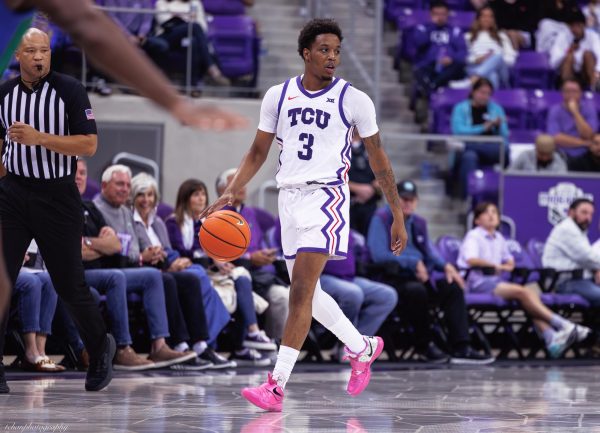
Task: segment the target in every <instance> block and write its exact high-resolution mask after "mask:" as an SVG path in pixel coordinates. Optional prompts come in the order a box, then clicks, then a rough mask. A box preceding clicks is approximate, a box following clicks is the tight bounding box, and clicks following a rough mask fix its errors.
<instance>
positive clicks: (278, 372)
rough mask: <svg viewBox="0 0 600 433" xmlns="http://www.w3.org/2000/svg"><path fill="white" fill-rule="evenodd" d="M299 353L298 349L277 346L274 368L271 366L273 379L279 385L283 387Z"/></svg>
mask: <svg viewBox="0 0 600 433" xmlns="http://www.w3.org/2000/svg"><path fill="white" fill-rule="evenodd" d="M299 355H300V351H298V350H296V349H293V348H291V347H288V346H280V347H279V353H278V354H277V362H276V363H275V368H273V379H275V380H276V381H277V384H278V385H279V386H280V387H282V388H285V385H286V383H287V381H288V380H289V379H290V375H291V374H292V370H293V369H294V364H296V360H297V359H298V356H299Z"/></svg>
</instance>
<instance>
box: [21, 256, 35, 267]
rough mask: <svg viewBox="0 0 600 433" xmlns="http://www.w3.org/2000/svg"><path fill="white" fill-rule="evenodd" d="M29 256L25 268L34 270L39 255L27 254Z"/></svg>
mask: <svg viewBox="0 0 600 433" xmlns="http://www.w3.org/2000/svg"><path fill="white" fill-rule="evenodd" d="M27 255H28V256H29V259H27V261H26V262H25V263H23V266H24V267H26V268H33V267H34V266H35V261H36V260H37V253H27Z"/></svg>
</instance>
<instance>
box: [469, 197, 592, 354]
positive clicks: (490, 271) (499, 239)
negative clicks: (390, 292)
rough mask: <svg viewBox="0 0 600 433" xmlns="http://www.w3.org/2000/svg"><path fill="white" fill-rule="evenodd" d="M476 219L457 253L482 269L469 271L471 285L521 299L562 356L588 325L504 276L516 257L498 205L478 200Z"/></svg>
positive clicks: (550, 351) (473, 288)
mask: <svg viewBox="0 0 600 433" xmlns="http://www.w3.org/2000/svg"><path fill="white" fill-rule="evenodd" d="M474 222H475V228H474V229H472V230H470V231H469V232H468V233H467V234H466V236H465V238H464V240H463V243H462V245H461V247H460V251H459V256H458V265H459V267H461V268H468V267H473V268H475V267H476V268H481V269H482V270H473V271H471V272H470V274H469V278H468V280H467V286H468V289H469V290H470V291H472V292H475V293H494V294H495V295H497V296H500V297H501V298H503V299H506V300H516V301H519V303H520V304H521V308H523V310H525V312H526V313H528V314H529V315H530V316H531V317H532V319H533V323H534V325H535V327H536V328H537V330H538V331H539V333H540V334H542V335H543V337H544V342H545V343H546V349H547V351H548V354H549V355H550V357H552V358H559V357H560V356H562V354H563V353H564V352H565V351H566V350H567V349H568V348H569V346H570V345H571V344H573V343H574V342H576V341H578V342H579V341H583V340H584V339H585V338H586V337H587V335H588V334H589V332H590V330H589V328H586V327H585V326H581V325H575V324H574V323H572V322H570V321H568V320H567V319H564V318H563V317H561V316H559V315H558V314H555V313H554V312H552V311H551V310H549V309H548V307H546V306H545V305H544V304H543V303H542V301H541V299H540V296H539V294H538V293H537V292H535V291H534V290H533V289H530V288H527V287H524V286H522V285H519V284H515V283H512V282H509V281H505V280H504V279H503V277H502V273H504V272H512V271H513V269H514V268H515V261H514V259H513V257H512V255H511V254H510V251H509V250H508V246H507V243H506V239H504V237H503V236H502V234H501V233H500V232H498V231H497V227H498V226H499V224H500V216H499V213H498V208H497V207H496V205H495V204H493V203H488V202H482V203H479V204H478V205H477V206H476V207H475V210H474Z"/></svg>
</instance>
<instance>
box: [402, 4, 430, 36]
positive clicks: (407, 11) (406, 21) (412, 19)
mask: <svg viewBox="0 0 600 433" xmlns="http://www.w3.org/2000/svg"><path fill="white" fill-rule="evenodd" d="M430 16H431V15H430V13H429V11H428V10H425V9H411V8H399V9H398V12H397V15H396V25H397V26H398V30H401V31H404V30H407V29H411V28H413V27H416V26H418V25H419V24H425V23H428V22H429V21H430V20H431V18H430Z"/></svg>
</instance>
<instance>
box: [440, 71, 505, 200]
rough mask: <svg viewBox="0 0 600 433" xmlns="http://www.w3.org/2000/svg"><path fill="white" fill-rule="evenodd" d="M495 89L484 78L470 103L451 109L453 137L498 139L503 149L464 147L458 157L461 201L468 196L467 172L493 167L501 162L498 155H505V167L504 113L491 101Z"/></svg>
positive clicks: (471, 144)
mask: <svg viewBox="0 0 600 433" xmlns="http://www.w3.org/2000/svg"><path fill="white" fill-rule="evenodd" d="M493 91H494V87H493V85H492V83H491V82H490V81H489V80H488V79H486V78H479V79H478V80H477V81H475V83H474V84H473V89H472V90H471V93H470V94H469V99H467V100H465V101H462V102H459V103H458V104H456V105H455V106H454V108H453V109H452V118H451V128H452V133H453V134H456V135H484V136H485V135H488V136H489V135H499V136H501V137H502V138H503V139H504V144H503V145H502V148H501V147H500V146H499V145H498V144H497V143H476V142H467V143H465V149H464V152H463V153H462V155H461V157H460V165H459V167H460V175H459V178H460V182H461V186H462V193H463V197H466V196H467V179H468V175H469V173H470V172H472V171H473V170H476V169H477V168H479V167H480V166H488V167H489V166H493V165H494V164H497V163H499V162H500V151H501V150H502V151H503V152H504V163H505V164H507V163H508V158H509V153H508V151H509V149H508V125H507V123H506V114H505V113H504V109H503V108H502V107H501V106H500V105H498V104H497V103H495V102H494V101H491V100H490V98H491V97H492V93H493Z"/></svg>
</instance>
